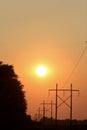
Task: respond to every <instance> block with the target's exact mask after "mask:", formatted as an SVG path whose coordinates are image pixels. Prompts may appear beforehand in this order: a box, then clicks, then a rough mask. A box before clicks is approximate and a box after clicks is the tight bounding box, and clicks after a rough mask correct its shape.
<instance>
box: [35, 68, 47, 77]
mask: <svg viewBox="0 0 87 130" xmlns="http://www.w3.org/2000/svg"><path fill="white" fill-rule="evenodd" d="M36 74H37V75H38V76H45V75H46V74H47V68H46V67H45V66H38V67H37V68H36Z"/></svg>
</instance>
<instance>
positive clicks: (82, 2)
mask: <svg viewBox="0 0 87 130" xmlns="http://www.w3.org/2000/svg"><path fill="white" fill-rule="evenodd" d="M86 7H87V1H86V0H73V1H70V0H62V1H61V0H37V1H36V0H32V1H29V0H15V1H14V2H13V1H12V0H8V1H7V0H3V1H2V0H1V1H0V30H1V31H0V59H1V61H3V62H4V63H8V64H12V65H14V69H15V71H16V73H17V74H18V76H19V80H21V82H22V83H23V84H24V90H25V92H26V93H25V94H26V100H27V103H28V109H27V112H28V113H29V114H30V115H31V116H32V118H33V117H34V115H35V113H36V112H37V109H38V107H39V105H40V103H41V102H43V100H46V101H47V102H50V100H51V99H53V102H55V100H54V98H55V97H54V94H50V97H49V96H48V89H49V88H55V85H56V83H58V84H59V88H61V87H62V88H69V87H70V83H71V82H72V84H73V88H75V89H80V91H81V92H80V96H79V97H78V96H77V93H75V94H74V95H73V118H76V119H85V118H87V103H86V102H85V100H86V97H87V80H86V77H87V69H86V68H87V51H86V52H85V54H84V55H83V56H82V58H81V60H80V62H79V64H78V66H77V67H76V69H75V71H74V72H73V74H72V76H71V77H70V78H69V80H67V78H68V75H69V74H70V73H71V72H72V69H73V66H74V65H75V63H76V61H77V60H78V58H79V56H80V54H81V52H82V51H83V50H84V48H85V46H86V44H85V41H86V40H87V8H86ZM39 64H43V65H45V66H47V67H48V69H49V73H48V75H47V76H46V77H42V78H41V77H38V76H37V75H36V74H35V68H36V67H37V66H38V65H39ZM66 80H67V82H66ZM61 96H62V94H61ZM62 109H63V110H62ZM58 117H59V118H63V119H64V118H69V109H68V108H67V107H66V106H63V107H62V108H61V109H59V116H58Z"/></svg>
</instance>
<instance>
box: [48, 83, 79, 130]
mask: <svg viewBox="0 0 87 130" xmlns="http://www.w3.org/2000/svg"><path fill="white" fill-rule="evenodd" d="M49 91H55V92H56V95H55V96H56V97H55V99H56V105H55V125H56V126H57V120H58V117H57V114H58V111H57V110H58V108H59V107H60V106H61V105H62V104H66V105H67V106H68V107H69V108H70V128H71V129H72V96H73V95H72V92H75V91H76V92H79V91H80V90H77V89H72V84H71V87H70V89H58V84H56V89H49ZM58 91H62V92H70V96H69V97H67V98H66V99H65V100H64V99H62V98H61V97H60V96H59V95H58ZM58 98H59V99H60V100H61V101H62V103H60V104H58ZM69 99H70V105H69V104H67V103H66V101H67V100H69Z"/></svg>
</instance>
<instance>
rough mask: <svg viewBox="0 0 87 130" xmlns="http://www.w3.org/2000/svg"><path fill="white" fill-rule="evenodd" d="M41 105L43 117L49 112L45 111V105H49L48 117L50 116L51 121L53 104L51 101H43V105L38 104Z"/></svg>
mask: <svg viewBox="0 0 87 130" xmlns="http://www.w3.org/2000/svg"><path fill="white" fill-rule="evenodd" d="M40 104H41V105H43V117H45V114H46V112H47V111H49V109H46V105H50V116H51V119H52V117H53V105H54V104H53V102H52V100H51V102H50V103H46V102H45V101H43V103H40Z"/></svg>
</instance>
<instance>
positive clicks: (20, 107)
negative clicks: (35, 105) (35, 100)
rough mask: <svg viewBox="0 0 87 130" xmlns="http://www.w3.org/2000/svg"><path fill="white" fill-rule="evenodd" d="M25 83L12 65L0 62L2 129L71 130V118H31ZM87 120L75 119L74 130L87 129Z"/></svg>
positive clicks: (0, 122) (0, 115) (0, 120)
mask: <svg viewBox="0 0 87 130" xmlns="http://www.w3.org/2000/svg"><path fill="white" fill-rule="evenodd" d="M23 87H24V86H23V84H22V83H21V82H20V81H19V80H18V76H17V74H16V73H15V71H14V67H13V66H12V65H8V64H4V63H3V62H0V130H4V129H8V130H70V129H71V128H70V120H69V119H68V120H58V121H57V125H56V124H55V119H51V118H47V117H44V118H42V119H41V120H39V121H34V120H31V116H30V115H27V114H26V110H27V102H26V99H25V92H24V90H23ZM86 128H87V120H83V121H81V120H79V121H78V120H73V121H72V130H86Z"/></svg>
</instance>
